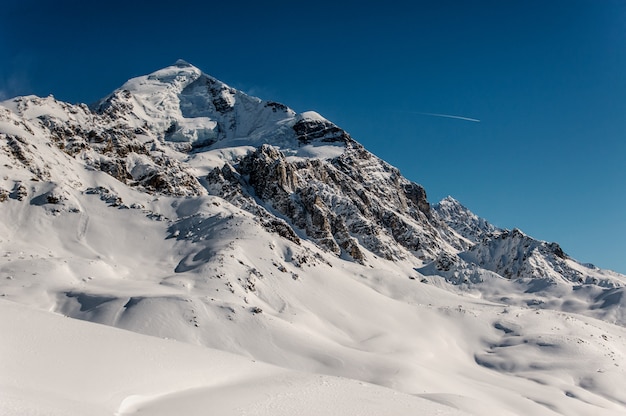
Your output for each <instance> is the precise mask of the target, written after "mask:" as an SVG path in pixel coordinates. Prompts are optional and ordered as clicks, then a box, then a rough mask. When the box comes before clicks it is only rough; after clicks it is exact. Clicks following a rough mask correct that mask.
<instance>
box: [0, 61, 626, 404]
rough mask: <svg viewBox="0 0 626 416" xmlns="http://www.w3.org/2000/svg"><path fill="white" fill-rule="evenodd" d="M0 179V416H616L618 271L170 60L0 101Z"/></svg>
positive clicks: (623, 333)
mask: <svg viewBox="0 0 626 416" xmlns="http://www.w3.org/2000/svg"><path fill="white" fill-rule="evenodd" d="M266 142H269V143H270V144H271V145H272V146H264V147H262V148H261V145H262V144H263V143H266ZM276 149H279V150H280V152H279V151H278V150H276ZM251 156H254V157H251ZM246 158H248V159H246ZM244 162H246V163H248V165H247V166H244V167H245V168H246V169H248V170H245V169H243V168H244V167H242V166H241V164H242V163H244ZM237 164H240V165H237ZM255 167H257V168H259V169H267V172H268V173H269V174H272V175H274V177H275V178H276V183H271V184H261V183H257V184H256V185H257V188H256V189H258V191H259V192H258V193H257V192H256V190H255V189H254V188H253V184H251V183H250V176H251V175H252V174H254V173H255V171H254V168H255ZM236 168H238V169H239V171H237V169H236ZM307 169H308V170H309V171H307ZM311 170H315V172H311ZM240 172H243V173H240ZM0 173H1V175H0V299H1V300H2V302H1V303H0V309H1V311H0V312H1V313H0V325H1V326H2V327H1V328H0V330H1V331H2V333H3V334H5V335H4V336H3V340H2V342H0V353H1V354H0V367H1V368H0V413H2V414H8V415H18V414H20V415H22V414H26V415H29V414H32V415H35V414H49V415H74V414H76V415H78V414H80V415H84V414H94V415H98V414H102V415H118V416H120V415H127V414H145V415H168V414H180V413H182V414H206V413H207V412H208V413H211V414H237V415H243V414H261V415H263V414H268V415H269V414H272V415H281V414H284V415H287V414H315V415H317V414H342V415H344V414H355V415H357V414H359V415H363V414H364V415H368V414H372V415H379V414H390V415H391V414H394V415H395V414H442V415H452V414H459V413H458V412H457V411H456V410H453V409H454V408H456V409H459V410H460V411H462V412H467V413H470V414H475V415H485V414H498V415H529V414H532V415H555V414H561V415H590V416H591V415H593V416H598V415H623V414H624V413H625V412H626V391H625V390H624V389H623V385H624V381H625V380H626V369H625V368H624V365H625V362H626V361H625V358H626V329H625V328H624V325H626V313H625V312H624V311H625V310H626V308H624V307H623V306H626V297H625V296H624V291H625V288H624V286H625V283H626V277H624V276H622V275H619V274H617V273H612V272H609V271H605V270H600V269H598V268H595V267H593V266H590V265H582V264H579V263H577V262H576V261H575V260H573V259H571V258H569V257H568V256H567V255H566V254H565V253H563V252H562V250H561V249H560V247H559V246H558V244H554V243H547V242H541V241H537V240H534V239H532V238H531V237H529V236H526V235H525V234H523V233H522V232H521V231H519V230H513V231H508V230H499V229H495V227H493V226H491V225H489V223H488V222H486V221H484V220H482V219H480V218H478V217H476V216H475V215H474V214H472V213H471V212H470V211H469V210H467V209H466V208H464V207H462V206H460V204H458V203H457V202H456V201H454V200H453V199H448V200H447V201H444V203H443V204H441V206H440V208H441V207H444V208H445V209H442V210H439V211H437V210H436V208H433V210H431V209H430V208H431V207H430V205H429V204H428V203H427V201H426V197H425V192H424V191H423V188H421V187H419V185H417V184H413V183H410V182H409V181H408V180H406V179H405V178H402V177H401V175H400V174H399V172H398V171H397V170H396V169H394V168H393V167H391V166H389V165H387V164H386V163H384V162H383V161H381V160H380V159H377V158H376V157H375V156H373V155H371V154H369V153H368V152H367V151H366V150H365V149H363V148H362V147H360V145H358V144H357V143H356V142H354V141H353V140H352V139H351V138H350V137H349V136H348V135H347V133H346V132H344V131H343V130H341V129H340V128H338V127H337V126H335V125H334V124H332V123H331V122H329V121H328V120H326V119H324V118H323V117H321V116H320V115H319V114H317V113H313V112H307V113H303V114H300V115H296V114H295V113H294V112H293V111H292V110H290V109H289V108H288V107H286V106H284V105H282V104H278V103H274V102H269V101H262V100H260V99H257V98H254V97H249V96H246V95H245V94H243V93H241V92H239V91H236V90H233V89H231V88H230V87H228V86H226V85H225V84H223V83H221V82H220V81H217V80H215V79H213V78H211V77H209V76H208V75H206V74H202V73H201V72H200V71H199V70H198V69H197V68H194V67H193V66H191V65H189V64H187V63H185V62H178V63H177V64H176V65H173V66H171V67H168V68H165V69H163V70H159V71H156V72H155V73H153V74H151V75H147V76H145V77H139V78H136V79H134V80H131V81H129V82H128V83H127V84H126V85H125V86H124V87H122V88H120V89H119V90H117V91H115V92H114V93H113V94H112V95H111V96H109V97H107V98H106V99H104V100H102V102H100V103H99V104H98V106H96V110H90V109H89V108H87V107H86V106H84V105H78V106H73V105H70V104H67V103H61V102H58V101H56V100H54V98H52V97H48V98H38V97H23V98H20V99H15V100H10V101H6V102H4V103H3V105H2V106H0ZM298 175H301V176H298ZM302 178H308V179H307V180H306V181H305V180H303V179H302ZM256 179H258V180H260V179H259V178H256ZM261 179H262V178H261ZM210 180H213V181H214V182H210ZM307 181H311V182H313V183H314V185H315V186H314V187H311V188H310V189H309V188H306V187H302V186H303V183H302V182H307ZM262 185H267V186H266V187H263V186H262ZM304 185H306V183H305V184H304ZM294 187H301V188H300V189H299V190H298V191H302V192H300V193H297V192H296V191H295V190H294ZM390 187H393V189H394V192H395V193H396V194H394V195H390V193H389V188H390ZM303 189H305V190H306V189H309V191H310V193H312V194H307V193H305V192H304V191H303ZM212 192H213V193H212ZM263 192H265V194H263ZM307 192H308V191H307ZM263 198H265V199H263ZM298 198H301V199H302V198H305V199H306V198H308V200H307V201H308V202H307V204H300V205H298V204H297V202H298ZM294 201H295V202H294ZM291 202H294V204H292V205H289V204H290V203H291ZM300 202H301V201H300ZM281 204H283V205H281ZM394 204H395V205H394ZM289 207H291V208H293V209H291V211H290V208H289ZM331 207H332V208H333V209H336V212H331ZM281 209H282V211H281ZM298 209H300V210H302V212H300V211H298ZM306 210H309V211H307V212H305V211H306ZM298 212H300V214H301V216H300V217H297V215H294V216H291V217H290V216H289V214H294V213H295V214H297V213H298ZM289 221H292V222H289ZM295 221H299V224H302V226H301V227H297V226H295V225H294V222H295ZM349 227H351V228H349ZM307 233H309V234H307ZM316 233H317V234H316ZM324 242H326V243H329V242H330V243H332V244H329V245H327V246H324V244H323V243H324ZM339 243H340V244H341V246H339ZM329 247H331V249H329ZM333 248H334V249H335V250H334V251H333ZM375 251H376V252H375ZM377 253H378V254H377ZM8 301H12V302H15V303H12V302H8ZM17 303H19V304H23V305H28V306H29V308H38V309H39V310H40V311H35V310H33V309H29V308H27V307H24V306H19V305H18V304H17ZM61 315H63V316H65V317H63V316H61ZM71 318H77V319H80V320H84V321H89V323H87V322H77V321H74V320H73V319H71ZM94 323H98V324H105V325H108V326H111V327H116V328H121V329H126V330H129V331H133V332H134V333H135V334H132V333H129V332H124V331H120V330H119V329H111V328H107V327H105V326H98V325H95V324H94ZM140 334H142V335H140ZM146 335H148V336H151V337H146ZM158 338H169V339H170V340H162V339H161V340H160V339H158ZM216 350H221V352H219V351H216ZM224 352H228V353H229V354H226V353H224ZM230 354H235V355H236V356H235V355H230ZM253 361H254V362H253ZM260 362H264V363H266V364H261V363H260ZM270 364H271V365H274V366H278V367H280V368H278V367H272V366H270ZM336 377H339V378H336ZM373 385H377V387H375V386H373ZM423 399H428V401H424V400H423ZM443 405H446V406H447V407H444V406H443ZM133 412H134V413H133ZM194 412H195V413H194Z"/></svg>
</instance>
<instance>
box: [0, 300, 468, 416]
mask: <svg viewBox="0 0 626 416" xmlns="http://www.w3.org/2000/svg"><path fill="white" fill-rule="evenodd" d="M0 331H1V332H2V333H3V334H4V336H3V340H2V343H0V357H2V358H0V374H1V375H2V376H0V413H2V414H3V415H5V416H29V415H59V416H61V415H63V416H73V415H77V416H84V415H86V414H88V415H94V416H98V415H108V416H112V415H116V416H123V415H131V414H133V415H150V416H158V415H164V416H165V415H172V414H185V415H205V414H206V413H207V409H210V413H211V414H219V415H242V414H255V415H268V416H269V415H273V416H280V415H293V414H299V415H320V414H332V413H335V414H342V415H355V416H356V415H397V414H407V413H419V414H438V415H444V416H446V415H448V416H453V415H462V414H463V413H461V412H458V411H455V410H453V409H451V408H448V407H445V406H442V405H438V404H436V403H434V402H432V401H428V400H424V399H420V398H418V397H415V396H411V395H407V394H401V393H398V392H396V391H393V390H389V389H385V388H382V387H378V386H374V385H371V384H366V383H362V382H357V381H354V380H349V379H343V378H337V377H330V376H321V375H314V374H305V373H298V372H295V371H289V370H285V369H280V368H278V367H273V366H270V365H267V364H263V363H258V362H255V361H254V360H250V359H246V358H242V357H239V356H236V355H233V354H229V353H225V352H221V351H217V350H213V349H209V348H202V347H194V346H191V345H187V344H183V343H180V342H176V341H173V340H163V339H159V338H155V337H149V336H144V335H139V334H135V333H132V332H127V331H122V330H118V329H115V328H110V327H106V326H102V325H96V324H93V323H89V322H82V321H76V320H73V319H68V318H65V317H63V316H61V315H57V314H52V313H49V312H43V311H38V310H34V309H31V308H29V307H26V306H23V305H19V304H16V303H12V302H8V301H4V300H0Z"/></svg>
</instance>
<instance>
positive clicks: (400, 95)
mask: <svg viewBox="0 0 626 416" xmlns="http://www.w3.org/2000/svg"><path fill="white" fill-rule="evenodd" d="M337 3H338V4H337ZM2 9H3V10H2V13H1V14H0V97H1V98H6V97H10V96H14V95H23V94H37V95H48V94H53V95H54V96H55V97H57V98H58V99H62V100H66V101H70V102H87V103H89V102H93V101H95V100H96V99H98V98H100V97H102V96H104V95H106V94H107V93H109V92H110V91H112V90H113V89H115V88H117V87H119V86H120V85H121V84H122V83H123V82H124V81H125V80H126V79H128V78H131V77H133V76H137V75H143V74H146V73H149V72H152V71H154V70H156V69H159V68H161V67H163V66H166V65H169V64H171V63H173V62H174V61H175V60H176V59H178V58H183V59H185V60H187V61H189V62H191V63H193V64H194V65H196V66H197V67H199V68H200V69H202V70H204V71H205V72H207V73H209V74H211V75H213V76H215V77H217V78H219V79H221V80H222V81H224V82H226V83H228V84H230V85H231V86H233V87H235V88H238V89H241V90H243V91H245V92H249V93H252V94H253V95H256V96H259V97H261V98H264V99H271V100H275V101H280V102H283V103H285V104H287V105H289V106H290V107H292V108H294V109H295V110H296V111H305V110H316V111H318V112H319V113H321V114H322V115H324V116H325V117H326V118H328V119H330V120H332V121H334V122H335V123H337V124H338V125H340V126H341V127H343V128H344V129H346V130H347V131H348V132H349V133H350V134H351V135H352V136H353V137H354V138H355V139H356V140H358V141H359V142H361V143H362V144H363V145H365V146H366V147H367V148H368V149H369V150H370V151H372V152H373V153H375V154H377V155H378V156H380V157H382V158H383V159H385V160H387V161H388V162H390V163H392V164H393V165H395V166H397V167H398V168H400V170H401V171H402V173H403V174H404V175H405V176H406V177H408V178H409V179H411V180H413V181H415V182H418V183H421V184H422V185H424V186H425V188H426V191H427V192H428V195H429V199H430V201H431V202H436V201H438V200H439V199H441V198H443V197H445V196H446V195H452V196H454V197H455V198H457V199H458V200H460V201H461V202H462V203H463V204H464V205H466V206H467V207H468V208H470V209H471V210H473V211H474V212H475V213H477V214H478V215H480V216H482V217H485V218H487V219H488V220H490V221H491V222H493V223H494V224H496V225H498V226H501V227H506V228H513V227H518V228H521V229H522V230H523V231H525V232H526V233H527V234H530V235H531V236H533V237H536V238H539V239H542V240H548V241H557V242H559V243H560V244H561V245H562V247H563V249H564V250H565V251H566V252H567V253H568V254H570V255H572V256H573V257H575V258H577V259H579V260H581V261H584V262H593V263H595V264H597V265H598V266H601V267H605V268H611V269H614V270H617V271H621V272H622V273H626V172H625V168H626V1H622V0H586V1H583V0H554V1H534V0H529V1H528V0H527V1H521V0H520V1H471V2H470V1H461V0H459V1H445V0H444V1H435V0H433V1H413V2H408V1H401V2H394V1H385V2H378V4H376V3H368V2H357V1H353V2H340V1H332V2H331V1H317V2H296V1H275V2H261V1H238V2H232V1H223V2H219V3H218V2H204V1H184V2H173V1H168V2H162V1H158V0H154V1H151V2H134V1H130V0H126V1H119V0H110V1H106V2H88V1H63V0H56V1H34V0H4V1H3V7H2ZM423 113H438V114H449V115H457V116H463V117H469V118H474V119H479V120H480V122H479V123H478V122H473V121H467V120H461V119H452V118H444V117H437V116H432V115H425V114H423Z"/></svg>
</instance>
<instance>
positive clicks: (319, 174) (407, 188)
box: [207, 141, 445, 262]
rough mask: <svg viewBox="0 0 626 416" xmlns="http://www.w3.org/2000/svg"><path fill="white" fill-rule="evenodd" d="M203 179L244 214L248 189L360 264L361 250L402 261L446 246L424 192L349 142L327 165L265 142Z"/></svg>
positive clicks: (429, 255) (329, 247) (430, 254)
mask: <svg viewBox="0 0 626 416" xmlns="http://www.w3.org/2000/svg"><path fill="white" fill-rule="evenodd" d="M243 178H245V180H243ZM207 181H208V182H209V183H210V184H213V185H217V184H220V185H219V186H218V187H216V188H210V189H213V190H214V191H215V192H217V194H219V195H220V196H222V197H224V198H226V199H228V200H229V201H231V202H233V203H235V204H239V205H240V206H242V207H246V209H248V210H249V209H250V208H251V205H250V201H251V199H250V198H245V203H244V202H243V201H244V199H242V198H243V196H244V195H245V193H246V191H245V188H246V186H249V187H251V188H252V190H253V191H254V196H255V197H256V198H257V199H258V200H260V201H261V202H263V203H264V204H265V205H266V206H267V207H268V208H269V209H270V210H274V211H277V212H278V213H279V214H280V215H282V216H284V217H285V218H286V219H288V221H289V222H290V223H291V224H293V225H294V226H295V227H296V228H298V229H300V230H303V231H304V232H305V233H306V234H307V235H308V236H310V237H312V238H313V239H314V240H315V241H316V242H317V243H318V244H319V245H321V246H322V247H324V248H326V249H327V250H329V251H331V252H333V253H335V254H337V255H347V256H350V257H351V258H353V259H355V260H357V261H361V262H362V261H364V259H365V255H364V253H363V252H362V250H361V249H360V246H363V247H365V248H367V249H368V250H370V251H371V252H373V253H374V254H376V255H378V256H381V257H384V258H387V259H400V258H406V257H407V256H408V255H409V253H413V254H414V255H417V256H421V257H423V258H432V257H433V256H434V255H436V253H438V252H439V251H440V250H441V248H442V246H443V245H444V244H445V242H444V241H443V240H442V238H441V237H440V236H439V234H438V233H437V231H436V229H435V228H434V226H433V224H432V223H431V222H430V219H429V217H430V206H429V204H428V201H427V200H426V193H425V191H424V189H423V188H422V187H420V186H419V185H417V184H414V183H411V182H409V181H407V180H406V179H404V178H403V177H402V176H401V175H400V173H399V172H398V171H397V169H395V168H393V167H391V166H389V165H387V164H386V163H384V162H382V161H381V160H380V159H378V158H376V157H375V156H373V155H372V154H371V153H369V152H367V151H366V150H365V149H364V148H363V147H362V146H361V145H359V144H357V143H356V142H354V141H349V142H348V143H347V145H346V149H345V151H344V152H343V153H342V154H341V155H340V156H338V157H336V158H333V159H331V160H322V159H296V160H290V159H289V158H287V157H285V155H284V154H283V153H282V152H280V151H279V150H278V149H276V148H274V147H272V146H269V145H264V146H261V147H260V148H258V149H257V150H256V151H254V152H252V153H250V154H249V155H248V156H246V157H244V158H243V159H242V160H241V161H240V163H239V164H238V165H237V166H235V167H229V168H228V169H226V170H225V169H222V170H219V169H218V170H215V171H213V172H212V173H211V174H209V176H208V177H207ZM398 243H399V245H398Z"/></svg>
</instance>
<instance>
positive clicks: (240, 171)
mask: <svg viewBox="0 0 626 416" xmlns="http://www.w3.org/2000/svg"><path fill="white" fill-rule="evenodd" d="M0 140H2V142H1V143H0V157H2V158H3V160H5V161H6V163H5V165H7V166H9V165H10V166H11V169H13V168H14V167H15V168H16V170H19V169H21V171H22V172H23V174H21V176H19V177H15V178H8V177H7V178H3V179H2V182H0V202H2V201H6V200H7V199H15V200H24V199H27V198H28V197H29V196H30V197H31V199H30V200H31V201H35V203H37V204H39V203H40V204H41V205H42V206H43V205H64V204H65V205H67V206H68V207H69V208H68V209H70V208H72V209H73V207H74V206H73V205H70V204H71V203H72V201H65V200H64V199H63V198H59V197H58V196H59V195H60V196H63V195H65V194H64V193H63V191H64V189H65V190H66V189H67V187H74V188H78V189H80V190H81V191H84V192H89V189H92V188H90V187H86V186H85V185H83V184H81V183H80V177H81V176H80V175H74V176H73V177H71V178H70V177H69V176H68V178H62V180H60V179H59V178H56V179H55V178H52V177H51V176H52V172H53V169H51V165H50V164H51V163H52V162H51V160H54V161H55V162H54V163H56V164H57V165H62V164H63V163H64V162H63V159H67V158H70V159H71V160H73V161H75V162H76V164H75V165H81V164H82V168H87V169H88V170H97V171H101V172H104V173H106V174H107V175H109V176H111V177H112V178H115V179H116V180H117V181H119V182H121V183H123V184H125V185H128V186H130V187H133V188H134V189H136V190H138V191H142V192H146V193H150V194H160V195H167V196H171V197H194V196H200V195H204V194H207V193H208V194H212V195H216V196H219V197H222V198H224V199H226V200H228V201H229V202H231V203H232V204H234V205H235V206H237V207H239V208H241V209H244V210H246V211H248V212H250V213H252V214H253V216H254V218H255V220H254V221H256V222H258V223H259V224H261V225H262V226H263V227H264V228H265V229H266V230H270V231H271V232H274V233H276V234H278V235H280V236H281V237H283V238H286V239H288V240H290V241H292V242H294V243H296V244H301V242H302V239H305V238H306V239H310V240H311V241H313V242H315V243H316V244H318V245H319V246H320V247H322V248H324V249H325V250H327V251H329V252H331V253H334V254H335V255H338V256H342V257H344V258H347V259H353V260H355V261H357V262H361V263H366V262H367V259H368V256H371V255H373V256H377V257H382V258H384V259H389V260H402V259H409V260H411V261H415V262H416V263H417V265H418V266H420V265H422V263H423V262H429V261H432V263H431V264H430V265H429V264H426V265H425V266H424V267H421V268H419V270H422V271H423V273H432V274H436V275H439V276H442V277H445V278H446V279H447V280H449V281H451V282H455V283H462V282H467V281H469V282H480V281H481V279H482V277H481V276H482V274H481V273H484V272H485V273H486V272H487V271H489V272H490V273H497V274H498V275H499V276H502V277H505V278H509V279H517V278H521V279H524V278H543V277H545V278H550V279H565V280H568V281H571V282H587V281H588V280H589V279H588V276H587V274H586V271H585V270H586V269H585V267H584V266H582V265H577V263H575V262H573V261H572V260H571V259H569V258H568V257H567V256H566V255H565V254H564V253H563V251H562V250H561V249H560V247H559V246H558V245H556V244H554V243H552V244H549V243H546V242H541V241H537V240H534V239H532V238H530V237H528V236H525V235H524V234H523V233H521V232H520V231H518V230H513V231H506V230H501V229H498V228H497V227H494V226H493V225H491V224H489V223H488V222H487V221H485V220H484V219H482V218H479V217H477V216H476V215H474V214H473V213H471V212H470V211H469V210H468V209H467V208H465V207H463V206H462V205H461V204H459V203H458V202H457V201H455V200H454V199H452V198H446V199H445V200H443V201H441V202H440V203H439V204H437V205H435V206H434V207H432V208H431V206H430V204H429V202H428V200H427V197H426V192H425V190H424V188H422V187H421V186H420V185H418V184H416V183H413V182H411V181H409V180H407V179H406V178H404V177H403V176H402V175H401V174H400V172H399V171H398V170H397V169H396V168H394V167H392V166H390V165H388V164H387V163H385V162H384V161H382V160H380V159H379V158H377V157H376V156H374V155H372V154H371V153H369V152H368V151H367V150H365V149H364V148H363V146H361V145H360V144H358V143H357V142H356V141H354V140H353V139H352V138H351V137H350V136H349V135H348V133H347V132H345V131H344V130H342V129H341V128H339V127H338V126H336V125H335V124H333V123H332V122H330V121H328V120H326V119H325V118H323V117H322V116H320V115H319V114H317V113H315V112H304V113H301V114H296V113H295V112H294V111H293V110H291V109H290V108H288V107H287V106H285V105H283V104H279V103H276V102H272V101H263V100H261V99H258V98H255V97H251V96H248V95H246V94H244V93H242V92H241V91H237V90H235V89H233V88H231V87H229V86H227V85H226V84H224V83H222V82H220V81H218V80H216V79H215V78H212V77H210V76H208V75H206V74H203V73H202V72H201V71H200V70H199V69H197V68H195V67H193V66H191V65H189V64H188V63H186V62H182V61H180V62H177V63H176V64H175V65H173V66H171V67H167V68H164V69H162V70H159V71H156V72H154V73H152V74H150V75H147V76H143V77H138V78H135V79H132V80H129V81H128V82H127V83H125V84H124V86H122V87H121V88H120V89H118V90H116V91H115V92H113V93H112V94H110V95H109V96H108V97H106V98H105V99H103V100H101V101H100V102H99V103H98V104H96V105H95V106H94V107H93V108H91V109H90V108H88V107H87V106H86V105H84V104H79V105H72V104H68V103H63V102H59V101H57V100H55V99H54V98H53V97H47V98H39V97H32V96H31V97H21V98H16V99H14V100H11V101H5V102H3V106H0ZM42 140H44V141H42ZM35 143H38V144H39V145H40V147H39V148H37V147H36V146H35ZM42 143H43V144H44V145H43V146H41V144H42ZM41 147H45V148H46V149H42V148H41ZM50 149H53V150H54V152H52V150H50ZM227 149H230V150H227ZM44 150H45V152H44ZM46 152H47V153H46ZM55 152H56V153H55ZM203 154H208V155H209V156H207V157H204V156H202V155H203ZM196 156H197V158H196ZM195 160H201V161H203V163H208V162H206V161H210V163H211V164H210V165H209V168H207V166H199V165H198V162H194V161H195ZM3 163H4V162H3ZM194 163H195V164H194ZM24 172H26V173H24ZM199 172H204V173H202V174H199ZM206 172H208V174H206ZM28 181H37V182H50V186H52V185H54V183H57V182H58V183H61V182H63V184H62V186H61V185H60V186H59V191H58V192H57V193H43V194H40V195H35V194H33V192H32V189H30V190H29V187H27V186H25V185H24V183H28ZM50 186H49V187H48V188H50V189H52V188H51V187H50ZM54 186H56V185H54ZM83 186H85V188H83ZM31 188H32V187H31ZM55 192H56V191H55ZM101 196H102V198H103V200H105V201H107V203H108V204H110V205H111V206H119V207H122V206H124V204H123V203H122V202H121V199H120V200H119V201H118V197H117V196H116V195H115V194H114V193H110V194H106V195H105V194H102V193H101ZM370 253H371V254H370Z"/></svg>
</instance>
